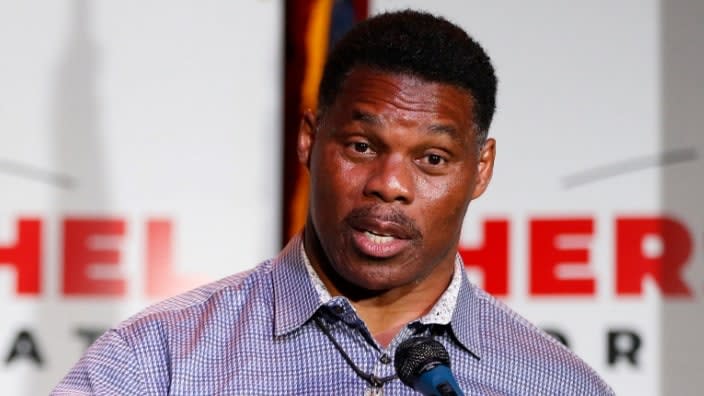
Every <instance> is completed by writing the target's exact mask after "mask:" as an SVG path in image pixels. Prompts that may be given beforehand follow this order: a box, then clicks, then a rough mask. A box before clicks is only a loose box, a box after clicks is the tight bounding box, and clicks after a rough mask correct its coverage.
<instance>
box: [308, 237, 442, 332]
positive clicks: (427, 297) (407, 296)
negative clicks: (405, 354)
mask: <svg viewBox="0 0 704 396" xmlns="http://www.w3.org/2000/svg"><path fill="white" fill-rule="evenodd" d="M304 248H305V250H306V254H307V256H308V258H309V259H310V262H311V266H312V267H313V269H314V270H315V272H316V274H317V275H318V277H320V279H321V280H322V282H323V284H324V285H325V287H326V288H327V290H328V292H329V293H330V295H332V296H345V297H347V299H349V300H350V302H351V303H352V305H354V307H355V309H356V310H357V314H358V315H359V317H360V318H361V319H362V320H363V321H364V323H365V324H366V325H367V328H368V329H369V331H370V332H371V334H372V335H373V336H374V338H375V339H376V340H377V342H379V344H381V345H382V346H385V345H387V344H388V343H389V342H390V341H391V339H392V338H393V336H395V335H396V333H398V331H399V330H400V329H401V328H402V327H403V326H405V325H406V324H407V323H409V322H411V321H413V320H416V319H418V318H420V317H422V316H423V315H425V314H426V313H428V312H429V311H430V310H431V309H432V307H433V306H434V305H435V303H436V302H437V301H438V299H439V298H440V296H441V295H442V294H443V293H444V292H445V290H446V289H447V287H448V285H449V284H450V282H451V280H452V275H453V272H454V265H451V266H449V265H445V266H440V265H439V266H438V267H437V268H435V270H434V271H433V272H432V274H431V275H429V276H427V277H425V278H424V279H422V280H420V281H416V282H413V283H410V284H406V285H402V286H399V287H394V288H391V289H387V290H367V289H364V288H363V287H360V286H357V285H353V284H350V283H349V282H347V281H346V280H345V279H344V278H342V277H340V276H339V275H338V274H337V273H336V272H335V271H334V270H333V269H332V267H331V266H330V264H329V262H328V260H327V258H326V256H325V254H324V253H323V249H322V247H321V246H320V241H319V240H318V239H317V237H316V236H315V231H314V230H312V229H310V228H309V227H308V225H306V230H305V232H304Z"/></svg>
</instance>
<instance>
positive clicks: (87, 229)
mask: <svg viewBox="0 0 704 396" xmlns="http://www.w3.org/2000/svg"><path fill="white" fill-rule="evenodd" d="M124 234H125V222H124V220H116V219H112V220H105V219H97V218H96V219H88V218H87V219H66V220H65V221H64V252H63V253H64V254H63V261H64V271H63V293H64V294H65V295H69V296H78V295H93V296H122V295H124V294H125V289H126V282H125V279H123V278H119V277H115V276H110V277H103V276H95V274H91V272H92V271H96V270H98V269H99V268H98V266H117V265H118V264H119V263H120V251H119V250H117V249H115V248H114V247H113V246H95V245H97V244H98V243H97V242H98V241H100V240H107V241H114V240H115V239H116V238H121V237H122V236H124ZM91 244H92V245H93V246H91ZM106 245H107V244H106Z"/></svg>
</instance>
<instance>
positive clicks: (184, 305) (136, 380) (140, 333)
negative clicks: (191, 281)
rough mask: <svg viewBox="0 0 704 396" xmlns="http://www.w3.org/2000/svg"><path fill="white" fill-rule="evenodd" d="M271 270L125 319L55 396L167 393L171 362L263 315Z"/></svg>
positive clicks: (263, 268) (261, 268) (262, 268)
mask: <svg viewBox="0 0 704 396" xmlns="http://www.w3.org/2000/svg"><path fill="white" fill-rule="evenodd" d="M271 269H272V261H271V260H270V261H266V262H263V263H261V264H259V265H258V266H257V267H255V268H254V269H252V270H250V271H247V272H243V273H239V274H235V275H231V276H228V277H226V278H223V279H221V280H219V281H216V282H212V283H210V284H206V285H204V286H201V287H199V288H197V289H194V290H191V291H189V292H186V293H183V294H180V295H177V296H175V297H172V298H169V299H167V300H164V301H163V302H160V303H157V304H155V305H153V306H151V307H149V308H147V309H145V310H143V311H142V312H140V313H138V314H136V315H134V316H133V317H131V318H129V319H127V320H125V321H124V322H122V323H120V324H119V325H117V326H116V327H114V328H113V329H111V330H109V331H107V332H106V333H105V334H103V335H102V336H101V337H100V338H98V339H97V340H96V341H95V342H94V343H93V345H91V346H90V348H89V349H88V350H87V351H86V352H85V354H84V355H83V356H82V358H81V360H79V362H78V363H77V364H76V365H75V366H74V367H73V369H72V370H71V371H70V372H69V373H68V375H67V376H66V377H65V378H64V379H63V381H62V382H61V383H60V384H59V385H58V386H57V388H56V389H55V390H54V393H53V394H56V395H61V394H80V392H85V393H86V394H94V393H101V392H99V389H98V388H100V390H102V391H103V394H125V395H133V394H134V395H139V394H145V393H149V394H151V393H154V394H161V393H165V392H166V391H167V390H168V387H169V377H170V375H171V373H170V371H171V370H172V369H173V365H172V363H173V362H174V361H176V360H178V359H182V358H183V357H184V356H189V354H196V355H197V356H202V355H208V354H209V353H210V352H212V351H213V350H216V348H217V346H218V345H219V343H220V342H221V341H222V340H221V339H224V338H226V337H229V336H231V335H232V332H237V331H240V332H241V331H247V329H246V328H243V325H242V322H247V325H250V323H251V322H250V321H248V320H247V319H246V318H245V319H243V316H245V317H246V315H248V314H249V313H250V312H251V311H252V310H255V311H256V310H259V311H263V312H264V313H263V314H260V316H266V311H267V310H269V311H270V310H271V304H269V302H270V301H271V295H272V291H271V287H270V286H271V276H270V274H271ZM252 306H255V307H256V308H254V309H253V308H252ZM232 324H238V325H232ZM223 329H224V330H223ZM71 392H73V393H71ZM76 392H79V393H76Z"/></svg>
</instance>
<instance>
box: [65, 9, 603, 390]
mask: <svg viewBox="0 0 704 396" xmlns="http://www.w3.org/2000/svg"><path fill="white" fill-rule="evenodd" d="M495 94H496V78H495V76H494V71H493V67H492V66H491V63H490V61H489V58H488V57H487V55H486V54H485V53H484V51H483V50H482V48H481V47H480V46H479V45H478V44H477V43H476V42H474V41H473V40H472V39H471V38H469V37H468V36H467V34H466V33H465V32H464V31H462V30H461V29H460V28H458V27H456V26H454V25H452V24H451V23H449V22H447V21H445V20H444V19H441V18H437V17H434V16H432V15H429V14H424V13H418V12H413V11H403V12H398V13H390V14H383V15H379V16H376V17H374V18H371V19H370V20H368V21H366V22H364V23H361V24H360V25H358V26H357V27H355V28H354V29H353V30H352V32H350V33H349V34H348V35H347V36H346V37H345V38H343V39H342V40H341V42H340V43H339V44H338V45H337V46H336V48H335V49H334V50H333V52H332V53H331V55H330V57H329V59H328V62H327V64H326V67H325V72H324V76H323V79H322V82H321V86H320V100H319V102H320V105H319V109H318V111H317V112H316V113H315V114H314V113H313V112H310V111H309V112H306V113H305V114H304V115H303V120H302V122H301V127H300V132H299V138H298V147H297V149H298V155H299V158H300V161H301V163H303V164H305V165H306V167H307V168H308V170H309V172H310V176H311V194H310V205H309V206H310V210H309V215H308V221H307V223H306V226H305V229H304V231H303V233H302V235H301V236H298V237H295V238H294V239H293V240H292V241H291V242H290V243H289V244H288V246H287V247H286V248H285V249H284V250H283V251H282V252H281V254H280V255H279V256H278V257H276V258H274V259H272V260H270V261H267V262H265V263H262V264H260V265H259V266H258V267H256V268H254V269H253V270H251V271H249V272H247V273H243V274H238V275H234V276H231V277H229V278H226V279H223V280H221V281H219V282H216V283H213V284H210V285H207V286H204V287H202V288H200V289H197V290H194V291H192V292H190V293H187V294H185V295H182V296H179V297H176V298H173V299H171V300H168V301H166V302H164V303H162V304H159V305H156V306H155V307H152V308H150V309H148V310H146V311H145V312H143V313H141V314H139V315H137V316H136V317H134V318H132V319H129V320H128V321H126V322H124V323H122V324H120V325H119V326H118V327H116V328H115V329H112V330H110V331H109V332H107V333H106V334H105V335H103V336H102V337H101V338H100V339H99V340H97V341H96V342H95V343H94V344H93V346H91V348H90V349H89V350H88V351H87V352H86V354H85V356H84V357H83V358H82V359H81V361H80V362H79V363H78V364H77V365H76V367H75V368H74V369H73V370H72V371H71V372H70V373H69V374H68V376H67V377H66V378H65V379H64V380H63V382H62V383H61V384H59V386H58V387H57V388H56V389H55V391H54V394H56V395H61V394H75V393H78V394H83V393H89V394H90V393H95V394H120V395H161V394H176V395H212V394H228V395H254V394H276V395H279V394H281V395H283V394H287V395H288V394H306V395H329V394H350V395H361V394H382V393H383V394H387V395H402V394H413V393H414V391H413V390H412V389H411V388H410V387H407V386H406V385H404V384H403V383H402V382H401V381H400V380H399V379H398V378H397V377H396V373H395V370H394V365H393V357H394V354H395V351H396V349H397V347H398V345H399V344H400V343H401V342H402V341H404V340H406V339H408V338H410V337H415V336H432V337H433V338H434V339H435V340H437V341H439V342H440V343H441V344H442V345H444V347H445V348H446V349H447V350H448V352H449V354H450V358H451V364H452V369H453V371H454V374H455V376H456V378H457V382H458V384H459V386H460V387H461V388H462V389H463V390H464V392H465V393H466V394H469V395H488V394H490V395H609V394H612V391H611V390H610V389H609V387H608V386H607V385H606V384H605V383H604V382H603V381H602V380H601V379H600V378H599V377H598V376H597V375H596V374H595V373H594V372H593V371H592V370H591V369H590V368H589V367H587V366H586V365H585V364H584V363H583V362H582V361H581V360H579V358H577V357H576V356H575V355H573V354H572V353H571V352H569V351H568V350H567V349H566V348H564V347H562V346H561V345H560V344H559V343H557V342H555V341H554V340H553V339H551V338H550V337H549V336H547V335H545V334H544V333H542V332H541V331H540V330H538V329H537V328H535V327H534V326H532V325H531V324H529V323H528V322H527V321H526V320H524V319H523V318H521V317H519V316H518V315H517V314H515V313H513V312H512V311H510V310H509V309H508V308H507V307H505V306H504V305H503V304H501V303H500V302H498V301H496V300H495V299H493V298H492V297H490V296H489V295H487V294H486V293H485V292H483V291H482V290H480V289H479V288H477V287H475V286H473V285H471V284H470V283H469V282H468V281H467V279H466V276H465V273H464V270H463V265H462V263H461V262H460V259H459V258H458V256H457V245H458V241H459V237H460V232H461V228H462V222H463V219H464V215H465V212H466V210H467V207H468V205H469V203H470V201H471V200H472V199H474V198H477V197H479V196H480V195H481V194H482V193H483V192H484V190H485V189H486V187H487V185H488V183H489V180H490V179H491V175H492V168H493V164H494V156H495V142H494V140H493V139H490V138H487V132H488V129H489V125H490V123H491V119H492V116H493V112H494V107H495Z"/></svg>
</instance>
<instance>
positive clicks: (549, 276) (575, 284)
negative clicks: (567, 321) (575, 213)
mask: <svg viewBox="0 0 704 396" xmlns="http://www.w3.org/2000/svg"><path fill="white" fill-rule="evenodd" d="M593 232H594V221H593V220H592V219H590V218H575V219H536V220H532V221H531V222H530V242H531V243H530V292H531V294H533V295H560V294H561V295H593V294H594V289H595V286H594V284H595V281H594V279H593V278H586V277H580V278H563V277H559V276H558V274H557V269H558V267H559V266H560V265H563V264H570V265H588V264H589V249H588V248H587V247H572V246H569V247H560V246H558V244H556V242H557V240H558V238H560V237H565V236H577V235H582V236H591V235H592V234H593Z"/></svg>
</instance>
